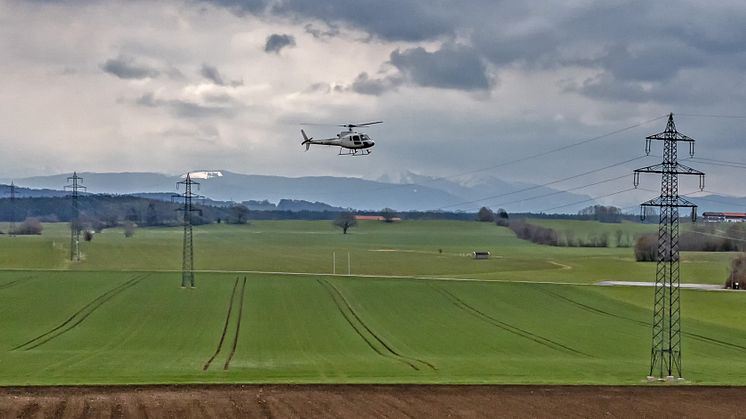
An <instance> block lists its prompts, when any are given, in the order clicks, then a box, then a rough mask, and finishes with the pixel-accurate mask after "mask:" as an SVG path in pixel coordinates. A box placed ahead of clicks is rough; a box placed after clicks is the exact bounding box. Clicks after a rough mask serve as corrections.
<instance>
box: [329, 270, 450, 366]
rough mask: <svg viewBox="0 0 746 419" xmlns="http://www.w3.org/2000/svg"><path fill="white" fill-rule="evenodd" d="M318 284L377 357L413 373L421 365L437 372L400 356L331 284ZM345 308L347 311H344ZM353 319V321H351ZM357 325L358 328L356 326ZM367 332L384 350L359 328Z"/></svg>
mask: <svg viewBox="0 0 746 419" xmlns="http://www.w3.org/2000/svg"><path fill="white" fill-rule="evenodd" d="M316 281H317V282H318V283H319V284H321V285H322V286H323V287H324V288H325V289H326V290H327V292H328V293H329V296H330V297H331V299H332V301H334V304H335V305H336V306H337V310H339V312H340V313H341V314H342V317H344V319H345V320H347V323H348V324H349V325H350V327H352V329H353V330H354V331H355V333H357V335H358V336H360V338H362V339H363V340H364V341H365V343H367V344H368V346H369V347H370V348H371V349H372V350H373V351H374V352H376V353H377V354H378V355H381V356H382V357H384V358H389V359H394V360H396V361H399V362H401V363H403V364H406V365H408V366H409V367H410V368H412V369H413V370H415V371H420V367H418V366H417V364H421V365H424V366H427V367H428V368H430V369H432V370H434V371H437V370H438V368H437V367H436V366H435V365H433V364H431V363H429V362H427V361H424V360H422V359H418V358H412V357H409V356H406V355H402V354H400V353H399V352H398V351H397V350H395V349H394V348H393V347H392V346H391V345H389V344H388V343H386V341H384V340H383V339H382V338H381V337H380V336H378V335H377V334H376V333H375V332H374V331H373V329H371V328H370V327H369V326H368V325H367V324H366V323H365V322H364V321H363V319H362V318H360V316H359V315H358V314H357V312H356V311H355V309H353V308H352V305H350V303H349V301H347V298H345V296H344V294H342V292H341V291H340V290H339V289H338V288H337V287H335V286H334V284H332V283H331V282H329V281H328V280H326V279H317V280H316ZM345 308H346V309H347V310H345ZM348 312H349V313H350V314H351V315H352V318H351V317H350V316H349V315H348ZM353 319H354V320H353ZM356 323H357V324H359V326H357V325H356ZM361 326H362V328H363V329H364V330H365V331H367V332H368V334H370V336H371V337H372V338H373V339H375V341H377V342H378V343H379V344H380V345H381V346H383V348H384V349H385V351H384V350H381V349H380V348H379V347H378V346H376V344H375V343H374V342H372V341H371V340H370V339H369V338H368V336H366V334H365V333H364V332H363V330H361V329H360V327H361Z"/></svg>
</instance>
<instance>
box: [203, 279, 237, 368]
mask: <svg viewBox="0 0 746 419" xmlns="http://www.w3.org/2000/svg"><path fill="white" fill-rule="evenodd" d="M236 288H238V277H236V282H234V283H233V291H232V292H231V299H230V302H229V303H228V314H226V316H225V325H223V333H222V334H221V335H220V341H219V342H218V347H217V349H215V353H213V354H212V356H211V357H210V359H208V360H207V362H205V365H204V366H203V367H202V371H207V369H208V368H210V364H211V363H212V361H213V360H214V359H215V357H216V356H218V354H219V353H220V350H221V349H222V348H223V342H224V341H225V334H226V332H227V331H228V322H230V320H231V312H233V300H235V297H236Z"/></svg>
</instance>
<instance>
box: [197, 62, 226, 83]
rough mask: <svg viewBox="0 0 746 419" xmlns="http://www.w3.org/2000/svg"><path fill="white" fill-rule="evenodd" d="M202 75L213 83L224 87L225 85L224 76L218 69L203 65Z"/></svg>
mask: <svg viewBox="0 0 746 419" xmlns="http://www.w3.org/2000/svg"><path fill="white" fill-rule="evenodd" d="M199 73H200V74H202V77H204V78H206V79H208V80H211V81H212V82H213V83H215V84H217V85H219V86H223V85H224V84H225V81H223V76H221V75H220V72H219V71H218V69H217V68H215V67H213V66H211V65H207V64H202V68H201V69H200V71H199Z"/></svg>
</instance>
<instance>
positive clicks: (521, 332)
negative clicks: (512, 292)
mask: <svg viewBox="0 0 746 419" xmlns="http://www.w3.org/2000/svg"><path fill="white" fill-rule="evenodd" d="M430 287H431V288H433V289H434V290H435V291H437V292H439V293H440V294H441V295H443V296H444V297H446V298H447V299H448V300H450V301H451V303H452V304H453V305H455V306H456V307H458V308H460V309H461V310H463V311H465V312H466V313H467V314H470V315H471V316H473V317H476V318H478V319H480V320H482V321H484V322H486V323H488V324H491V325H493V326H496V327H498V328H500V329H502V330H505V331H506V332H509V333H512V334H514V335H516V336H520V337H522V338H524V339H529V340H531V341H534V342H536V343H538V344H540V345H543V346H546V347H548V348H550V349H553V350H555V351H560V352H570V353H573V354H576V355H583V356H586V357H589V358H593V356H592V355H590V354H587V353H585V352H582V351H579V350H577V349H575V348H571V347H569V346H567V345H564V344H562V343H559V342H555V341H554V340H552V339H549V338H546V337H544V336H541V335H538V334H536V333H533V332H530V331H528V330H525V329H521V328H520V327H517V326H513V325H512V324H510V323H506V322H504V321H501V320H498V319H496V318H494V317H492V316H490V315H489V314H486V313H484V312H483V311H481V310H479V309H478V308H476V307H474V306H472V305H471V304H469V303H467V302H465V301H464V300H462V299H461V298H459V297H458V296H456V295H455V294H453V293H452V292H450V291H448V290H445V289H443V288H440V287H438V286H434V285H430Z"/></svg>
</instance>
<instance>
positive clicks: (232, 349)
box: [223, 277, 246, 370]
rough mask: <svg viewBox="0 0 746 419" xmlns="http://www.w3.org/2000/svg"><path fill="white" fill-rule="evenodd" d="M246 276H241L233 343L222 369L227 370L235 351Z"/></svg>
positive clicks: (244, 294)
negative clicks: (241, 281)
mask: <svg viewBox="0 0 746 419" xmlns="http://www.w3.org/2000/svg"><path fill="white" fill-rule="evenodd" d="M245 291H246V277H243V283H242V284H241V299H240V300H239V303H238V318H237V319H236V334H235V336H233V345H232V346H231V353H230V354H228V359H226V360H225V364H224V365H223V370H227V369H228V366H229V365H230V363H231V360H232V359H233V355H234V354H235V353H236V347H237V346H238V334H239V332H240V331H241V317H243V300H244V296H246V292H245Z"/></svg>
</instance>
